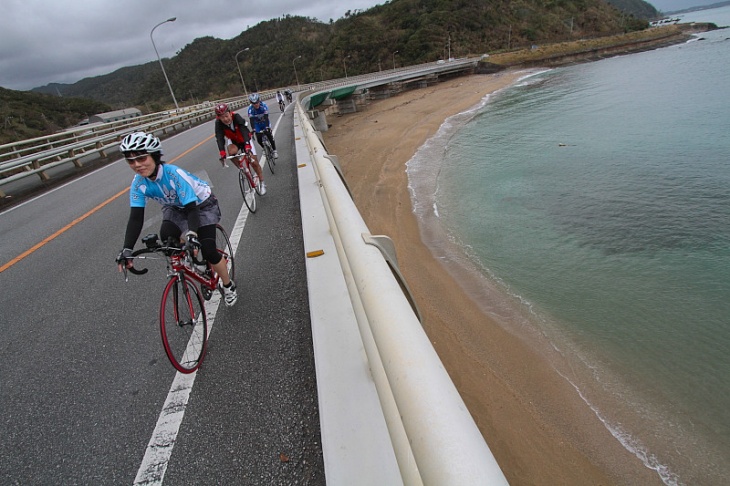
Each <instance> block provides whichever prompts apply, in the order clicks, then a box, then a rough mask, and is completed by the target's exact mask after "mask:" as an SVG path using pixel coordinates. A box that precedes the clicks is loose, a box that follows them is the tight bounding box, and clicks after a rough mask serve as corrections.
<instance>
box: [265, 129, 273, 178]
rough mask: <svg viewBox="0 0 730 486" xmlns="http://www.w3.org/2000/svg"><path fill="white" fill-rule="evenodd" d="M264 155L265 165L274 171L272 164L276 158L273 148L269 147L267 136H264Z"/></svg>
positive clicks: (269, 142)
mask: <svg viewBox="0 0 730 486" xmlns="http://www.w3.org/2000/svg"><path fill="white" fill-rule="evenodd" d="M263 148H264V155H266V165H267V166H269V170H270V171H271V173H272V174H273V173H274V166H275V165H276V159H275V158H274V149H273V148H272V147H271V140H269V137H264V147H263Z"/></svg>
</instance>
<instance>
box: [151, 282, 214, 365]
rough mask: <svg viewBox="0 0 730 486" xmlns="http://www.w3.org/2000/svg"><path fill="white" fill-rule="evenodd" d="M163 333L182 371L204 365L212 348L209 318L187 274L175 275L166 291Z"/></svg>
mask: <svg viewBox="0 0 730 486" xmlns="http://www.w3.org/2000/svg"><path fill="white" fill-rule="evenodd" d="M160 332H161V334H162V345H163V346H164V347H165V353H167V357H168V359H169V360H170V363H172V366H174V367H175V369H176V370H178V371H179V372H181V373H192V372H193V371H195V370H197V369H198V368H199V367H200V364H201V363H202V362H203V358H204V357H205V351H206V349H207V347H208V319H207V317H206V315H205V306H204V305H203V297H202V296H201V295H200V291H199V290H198V287H197V286H196V285H195V283H194V282H193V281H192V280H190V279H188V278H187V277H180V276H179V275H173V276H172V277H170V280H169V281H168V282H167V286H166V287H165V291H164V292H163V293H162V303H161V304H160Z"/></svg>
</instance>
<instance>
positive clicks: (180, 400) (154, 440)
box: [134, 205, 249, 485]
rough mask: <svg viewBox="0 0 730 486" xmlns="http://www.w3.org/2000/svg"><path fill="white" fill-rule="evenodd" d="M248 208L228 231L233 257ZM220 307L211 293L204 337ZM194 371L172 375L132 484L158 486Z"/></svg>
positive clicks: (163, 474)
mask: <svg viewBox="0 0 730 486" xmlns="http://www.w3.org/2000/svg"><path fill="white" fill-rule="evenodd" d="M248 215H249V212H248V209H247V208H246V206H244V205H241V211H240V212H239V213H238V217H237V218H236V223H235V224H234V225H233V230H231V234H230V239H231V248H232V249H233V254H234V255H235V254H236V251H237V249H238V243H239V242H240V241H241V234H242V233H243V228H244V227H245V226H246V220H247V219H248ZM219 306H220V293H219V292H214V293H213V297H211V299H210V300H209V301H208V302H207V303H206V304H205V311H206V316H207V318H208V335H209V336H210V332H211V330H212V329H213V324H214V322H215V316H216V314H217V313H218V307H219ZM197 375H198V372H197V371H195V372H193V373H190V374H183V373H180V372H178V373H176V374H175V379H174V380H173V381H172V386H171V387H170V391H169V392H168V394H167V399H165V404H164V405H163V406H162V411H161V412H160V416H159V418H158V419H157V425H156V426H155V430H154V431H153V432H152V437H151V438H150V441H149V443H148V444H147V449H146V450H145V453H144V457H143V458H142V464H141V465H140V466H139V470H138V471H137V477H136V478H135V479H134V484H135V485H161V484H162V480H163V478H164V477H165V471H167V464H168V462H169V461H170V456H172V449H173V447H174V446H175V440H176V439H177V434H178V432H179V430H180V424H182V420H183V417H184V416H185V408H186V407H187V404H188V399H189V398H190V392H191V391H192V389H193V384H194V383H195V377H196V376H197Z"/></svg>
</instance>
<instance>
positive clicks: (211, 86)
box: [34, 0, 656, 122]
mask: <svg viewBox="0 0 730 486" xmlns="http://www.w3.org/2000/svg"><path fill="white" fill-rule="evenodd" d="M610 1H611V2H612V3H613V4H614V5H616V6H614V5H611V4H609V3H606V2H604V1H603V0H390V1H386V2H384V4H382V5H378V6H376V7H373V8H371V9H368V10H364V11H360V10H354V11H348V12H347V13H346V14H345V16H344V17H343V18H341V19H339V20H337V21H334V20H330V21H329V23H324V22H319V21H317V20H315V19H309V18H305V17H297V16H289V15H286V16H284V17H282V18H276V19H272V20H268V21H265V22H261V23H259V24H257V25H255V26H253V27H251V28H249V29H247V30H245V31H243V32H242V33H241V34H240V35H239V36H237V37H235V38H233V39H230V40H220V39H216V38H213V37H204V38H199V39H195V40H194V41H193V42H192V43H190V44H188V45H187V46H185V48H183V49H182V50H180V51H179V52H178V53H177V55H176V56H174V57H173V58H171V59H164V60H163V62H164V63H165V70H166V71H167V74H168V76H169V78H170V84H171V85H172V87H173V89H174V91H175V96H176V98H177V100H178V102H179V104H181V105H187V104H194V103H197V102H201V101H204V100H215V99H220V98H224V97H229V96H236V95H240V94H241V93H242V92H243V87H242V85H241V77H240V75H239V72H238V66H237V64H236V53H238V52H239V51H241V50H243V49H246V48H248V50H247V51H245V52H242V53H241V54H240V55H239V56H238V61H239V63H240V68H241V71H242V72H243V76H244V81H245V84H246V87H247V89H248V91H251V90H264V89H270V88H275V87H283V86H291V85H295V84H296V82H297V77H298V80H299V82H301V83H309V82H315V81H321V80H325V79H333V78H338V77H344V76H345V74H346V73H347V75H350V76H353V75H358V74H364V73H368V72H374V71H378V70H387V69H392V68H393V66H394V64H395V65H396V66H404V65H412V64H418V63H423V62H429V61H436V60H438V59H443V58H446V57H449V56H451V57H466V56H477V55H481V54H484V53H495V52H503V51H512V50H515V49H520V48H525V47H530V46H532V45H534V44H539V45H545V44H550V43H556V42H566V41H571V40H576V39H585V38H595V37H603V36H610V35H615V34H620V33H625V32H632V31H639V30H643V29H645V28H646V27H647V26H648V22H647V20H646V17H642V16H641V15H637V14H635V13H633V12H639V11H640V10H639V7H641V9H643V10H641V11H642V12H643V11H644V10H645V11H646V12H647V13H646V14H643V15H650V11H653V13H656V10H654V9H653V7H651V6H650V5H648V4H647V3H646V2H644V1H642V0H610ZM618 2H621V3H620V4H619V3H618ZM619 9H620V10H619ZM300 56H301V57H300ZM295 68H296V76H295ZM34 91H38V92H44V93H49V94H57V93H59V92H60V93H61V94H63V96H72V97H84V98H91V99H95V100H98V101H101V102H104V103H106V104H108V105H110V106H111V109H121V108H127V107H131V106H136V107H138V108H139V109H140V110H142V111H143V112H152V111H160V110H162V109H166V108H169V107H171V105H172V100H171V98H170V93H169V90H168V87H167V85H166V83H165V81H164V78H163V76H162V72H161V70H160V69H159V65H158V63H157V61H156V60H155V61H152V62H149V63H146V64H143V65H140V66H132V67H125V68H122V69H119V70H117V71H115V72H113V73H110V74H106V75H103V76H97V77H93V78H86V79H83V80H81V81H79V82H77V83H75V84H72V85H62V84H52V85H48V86H45V87H43V88H36V89H35V90H34ZM74 122H75V121H74Z"/></svg>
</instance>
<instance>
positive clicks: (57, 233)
mask: <svg viewBox="0 0 730 486" xmlns="http://www.w3.org/2000/svg"><path fill="white" fill-rule="evenodd" d="M211 138H213V136H212V135H211V136H210V137H208V138H206V139H205V140H203V141H202V142H200V143H198V144H197V145H194V146H192V147H190V148H189V149H188V150H186V151H185V152H183V153H181V154H180V155H178V156H177V157H175V158H174V159H172V160H171V161H170V163H173V162H175V161H176V160H179V159H180V158H182V157H184V156H185V155H187V154H189V153H190V152H192V151H193V150H195V149H196V148H198V147H200V146H201V145H203V144H204V143H205V142H207V141H208V140H210V139H211ZM127 191H129V188H126V189H124V190H123V191H120V192H118V193H116V194H115V195H113V196H112V197H110V198H109V199H107V200H106V201H104V202H103V203H101V204H99V205H98V206H96V207H95V208H93V209H91V210H90V211H88V212H87V213H86V214H84V215H83V216H79V217H78V218H76V219H74V220H73V221H71V222H70V223H69V224H67V225H66V226H64V227H63V228H61V229H60V230H58V231H56V232H55V233H53V234H52V235H51V236H49V237H47V238H45V239H44V240H43V241H41V242H40V243H36V244H35V245H33V246H32V247H31V248H29V249H27V250H26V251H24V252H23V253H21V254H20V255H18V256H16V257H15V258H13V259H12V260H10V261H9V262H8V263H6V264H4V265H3V266H1V267H0V273H3V272H4V271H5V270H7V269H8V268H10V267H12V266H13V265H15V264H16V263H18V262H19V261H20V260H22V259H23V258H25V257H27V256H28V255H30V254H31V253H33V252H35V251H36V250H37V249H39V248H41V247H43V246H44V245H46V243H48V242H50V241H53V240H55V239H56V238H57V237H58V236H60V235H62V234H63V233H65V232H66V231H68V230H70V229H71V228H73V227H74V226H76V225H77V224H78V223H80V222H81V221H83V220H85V219H86V218H88V217H89V216H91V215H92V214H94V213H95V212H97V211H98V210H100V209H101V208H103V207H104V206H106V205H107V204H109V203H110V202H112V201H114V200H116V199H117V198H118V197H119V196H121V195H123V194H124V193H126V192H127Z"/></svg>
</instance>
